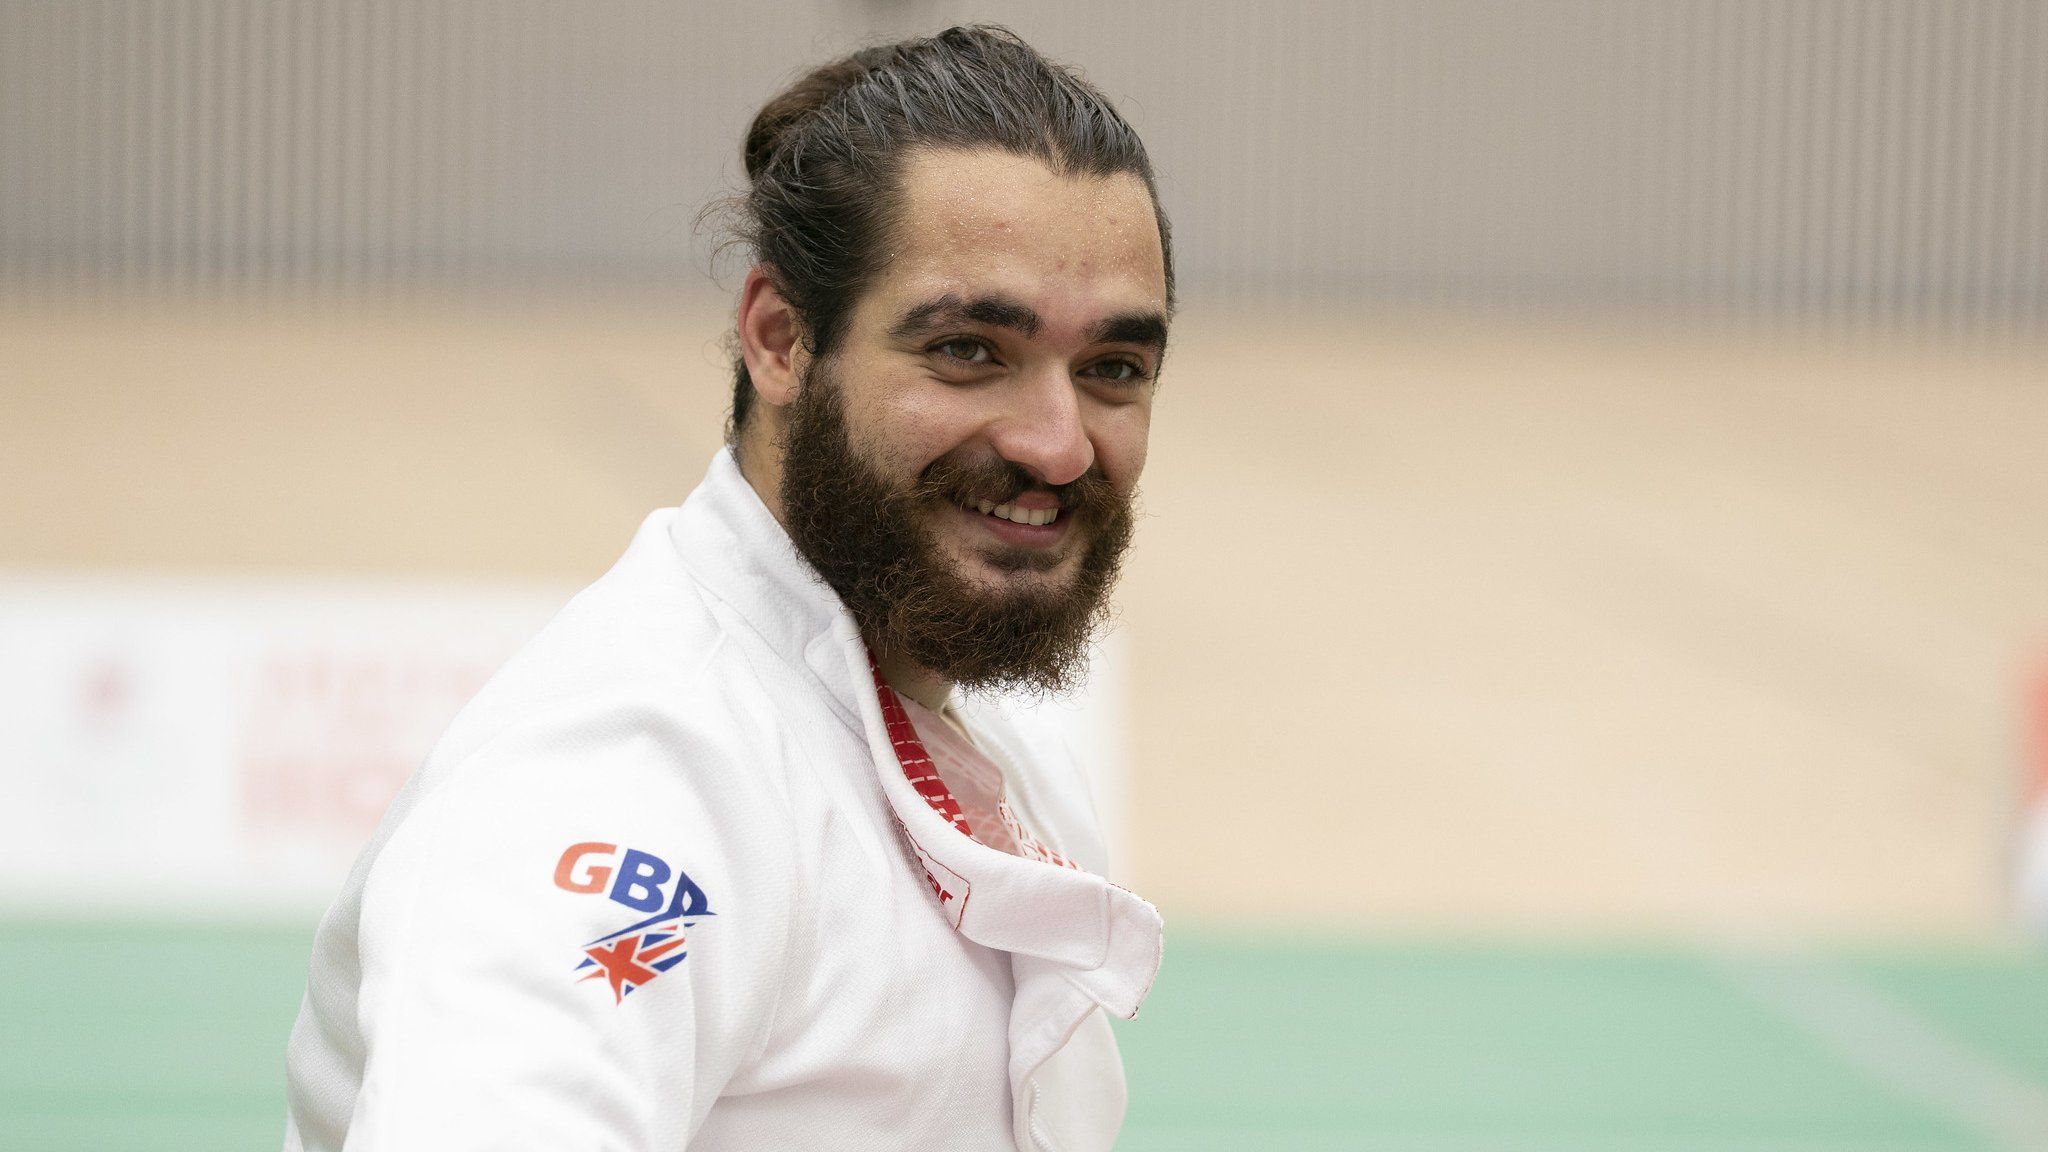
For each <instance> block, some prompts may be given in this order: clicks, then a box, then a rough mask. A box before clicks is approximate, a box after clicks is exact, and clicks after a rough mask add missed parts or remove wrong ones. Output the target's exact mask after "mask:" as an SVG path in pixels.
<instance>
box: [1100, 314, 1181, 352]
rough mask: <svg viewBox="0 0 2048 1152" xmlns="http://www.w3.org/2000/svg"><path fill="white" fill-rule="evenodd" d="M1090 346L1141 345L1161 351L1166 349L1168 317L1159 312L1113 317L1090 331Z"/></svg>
mask: <svg viewBox="0 0 2048 1152" xmlns="http://www.w3.org/2000/svg"><path fill="white" fill-rule="evenodd" d="M1088 342H1089V343H1090V344H1140V345H1143V346H1145V347H1147V348H1152V349H1155V350H1161V349H1164V348H1165V347H1166V317H1165V316H1163V315H1161V314H1159V313H1157V312H1127V313H1125V314H1123V315H1121V316H1111V317H1110V318H1108V319H1107V320H1103V321H1101V322H1099V323H1097V324H1096V325H1095V327H1093V328H1090V329H1089V330H1088Z"/></svg>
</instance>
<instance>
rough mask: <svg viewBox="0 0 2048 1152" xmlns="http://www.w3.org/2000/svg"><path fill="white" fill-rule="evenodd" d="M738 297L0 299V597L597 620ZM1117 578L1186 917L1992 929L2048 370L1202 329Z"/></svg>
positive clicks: (1617, 341) (1522, 329)
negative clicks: (376, 579)
mask: <svg viewBox="0 0 2048 1152" xmlns="http://www.w3.org/2000/svg"><path fill="white" fill-rule="evenodd" d="M721 327H722V321H721V317H720V311H719V309H718V307H717V306H716V305H715V304H713V305H708V306H707V305H701V304H699V305H691V304H665V305H655V304H649V303H645V302H641V303H622V304H614V305H607V306H604V307H601V308H600V307H598V306H595V305H591V304H583V305H578V306H572V307H562V306H540V305H524V306H506V307H502V308H497V309H483V308H480V307H469V308H449V307H426V306H412V307H406V308H398V307H381V308H340V307H336V308H328V309H319V310H313V309H302V310H298V311H276V310H255V309H249V308H218V307H216V308H200V307H197V306H183V307H177V308H172V307H166V306H123V307H114V306H107V305H101V306H94V307H86V306H52V305H35V306H31V305H28V304H21V303H15V304H11V305H5V306H0V565H6V566H11V567H26V568H32V569H73V568H89V569H95V570H101V569H107V568H115V569H124V570H125V569H144V570H173V571H178V572H194V571H196V572H214V571H221V572H233V573H238V574H245V573H249V572H276V573H303V572H319V573H340V574H389V573H405V574H427V575H434V576H454V577H475V578H486V579H496V578H506V577H514V578H532V577H540V578H546V579H560V580H566V581H581V580H586V579H589V578H591V577H594V576H595V575H596V574H597V573H598V572H600V571H601V570H602V569H603V568H604V567H605V566H606V565H607V564H609V563H610V561H611V560H612V559H613V558H614V557H615V556H616V555H617V553H618V552H619V550H620V549H621V548H622V547H623V545H624V542H625V541H626V539H627V538H628V536H629V535H630V533H631V531H632V529H633V527H634V526H635V525H636V524H637V523H638V522H639V520H640V518H641V517H642V516H643V515H644V513H645V512H646V511H647V510H649V509H651V508H653V507H656V506H659V505H663V504H672V503H674V502H676V501H677V500H678V499H680V497H681V496H682V495H683V494H684V493H685V492H687V490H688V489H689V487H690V486H691V485H692V484H693V483H694V482H695V480H696V478H697V477H698V476H699V475H700V474H701V472H702V468H703V465H704V463H705V462H706V461H707V460H708V459H709V457H710V455H711V453H712V452H713V451H715V449H716V447H717V445H718V443H719V441H720V421H721V419H722V414H723V409H724V405H725V402H726V393H727V388H728V385H727V375H726V368H725V366H724V357H723V354H722V352H721V351H720V348H719V342H718V336H719V331H720V329H721ZM1174 340H1175V345H1174V350H1173V352H1172V354H1171V357H1170V360H1169V364H1168V367H1167V372H1166V375H1165V380H1164V385H1163V388H1164V390H1163V392H1162V393H1161V395H1160V398H1159V406H1158V409H1157V413H1156V416H1155V423H1154V431H1153V452H1152V463H1151V466H1150V468H1149V470H1148V473H1147V481H1146V488H1145V506H1146V509H1147V512H1148V517H1147V519H1146V520H1145V521H1144V523H1143V526H1142V528H1141V530H1140V535H1139V540H1138V545H1137V550H1136V553H1135V556H1134V560H1133V562H1132V565H1131V568H1130V572H1129V576H1128V579H1127V581H1126V584H1125V586H1124V593H1123V596H1122V602H1123V605H1124V609H1123V615H1122V627H1123V628H1124V630H1125V632H1126V634H1127V637H1128V642H1129V652H1130V657H1129V659H1130V663H1131V671H1132V676H1131V680H1132V699H1131V703H1130V707H1131V713H1130V726H1129V740H1130V745H1131V763H1130V783H1129V791H1130V797H1129V804H1130V817H1129V825H1130V827H1129V836H1130V843H1131V850H1130V852H1129V860H1130V865H1131V869H1132V881H1133V883H1134V885H1135V886H1137V887H1138V888H1139V889H1140V890H1141V891H1144V892H1146V893H1147V894H1148V895H1152V896H1155V897H1156V898H1157V899H1158V900H1159V901H1160V902H1161V903H1162V905H1164V907H1165V908H1166V910H1167V912H1168V915H1169V917H1170V918H1175V919H1177V920H1179V921H1180V922H1184V923H1185V922H1190V921H1194V922H1210V923H1230V924H1239V925H1257V924H1262V923H1268V922H1277V923H1286V924H1292V925H1297V926H1307V927H1312V928H1321V927H1327V928H1331V929H1333V930H1337V929H1344V928H1348V927H1356V926H1361V925H1366V926H1380V927H1393V928H1404V929H1411V928H1427V929H1439V928H1440V929H1448V930H1455V931H1466V930H1472V931H1487V932H1498V931H1508V932H1532V933H1533V932H1550V931H1576V932H1592V933H1609V932H1617V933H1630V934H1632V933H1638V932H1651V933H1667V932H1677V933H1683V934H1700V933H1710V934H1711V933H1729V934H1736V935H1755V934H1777V933H1788V932H1789V933H1803V934H1814V933H1820V934H1828V935H1851V936H1853V935H1866V934H1876V935H1890V934H1896V933H1940V934H1955V933H1963V934H1976V933H1985V932H1991V931H1995V930H1996V929H1997V928H1998V926H1999V925H2000V924H2002V922H2003V920H2004V904H2005V899H2006V897H2005V891H2004V887H2005V881H2004V874H2005V873H2004V870H2005V868H2006V866H2007V863H2008V857H2009V853H2010V843H2009V840H2010V836H2011V831H2012V828H2013V825H2014V821H2015V804H2016V802H2017V795H2018V790H2019V788H2020V779H2021V773H2022V770H2023V766H2022V760H2023V757H2024V753H2023V738H2022V732H2023V727H2024V725H2025V724H2026V723H2027V717H2028V714H2029V709H2030V708H2032V707H2034V705H2033V704H2031V703H2030V702H2029V701H2030V699H2032V697H2031V696H2030V693H2036V694H2037V693H2039V692H2040V691H2042V688H2041V685H2042V678H2043V677H2044V676H2048V348H2035V349H2031V350H2014V349H2011V348H2005V349H2003V350H1997V351H1992V350H1986V349H1985V348H1983V347H1974V346H1964V345H1950V346H1946V347H1944V346H1941V345H1939V344H1928V343H1923V344H1914V343H1908V342H1899V341H1895V342H1886V341H1881V340H1875V339H1872V340H1849V339H1832V340H1821V339H1817V338H1810V339H1794V338H1767V337H1760V336H1754V335H1750V336H1731V335H1726V334H1724V335H1721V336H1709V335H1702V334H1699V333H1696V332H1695V333H1687V332H1655V331H1649V330H1646V329H1642V328H1622V327H1602V326H1599V325H1594V324H1591V323H1585V324H1555V323H1554V324H1545V325H1535V324H1523V325H1505V324H1499V323H1495V324H1482V323H1479V322H1466V323H1454V322H1450V321H1445V320H1440V319H1427V318H1419V319H1418V318H1393V317H1387V316H1381V315H1372V314H1367V313H1363V312H1360V313H1355V314H1354V313H1346V312H1342V311H1337V310H1325V311H1321V312H1285V313H1283V312H1275V313H1272V314H1268V315H1253V314H1245V313H1232V312H1227V311H1224V310H1222V309H1219V308H1215V307H1211V306H1204V305H1203V304H1201V303H1200V302H1195V303H1192V304H1190V305H1188V306H1187V307H1186V308H1185V310H1184V312H1183V314H1182V316H1181V318H1180V320H1179V322H1178V324H1177V326H1176V332H1175V337H1174Z"/></svg>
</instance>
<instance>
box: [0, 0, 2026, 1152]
mask: <svg viewBox="0 0 2048 1152" xmlns="http://www.w3.org/2000/svg"><path fill="white" fill-rule="evenodd" d="M970 19H980V20H995V21H1000V22H1003V23H1006V24H1008V25H1010V26H1011V27H1013V28H1015V29H1016V30H1017V31H1019V32H1020V33H1022V34H1023V35H1024V36H1025V37H1026V38H1027V39H1029V40H1031V41H1032V42H1033V43H1034V44H1035V45H1036V46H1038V47H1039V48H1040V49H1042V50H1044V51H1045V52H1047V53H1049V54H1051V55H1053V56H1055V57H1056V58H1058V59H1061V60H1063V61H1065V62H1068V63H1070V64H1073V65H1075V66H1077V67H1079V68H1080V69H1081V70H1083V71H1084V72H1085V74H1086V75H1087V76H1088V77H1089V78H1090V79H1091V80H1093V81H1094V82H1095V83H1096V84H1098V85H1099V86H1101V87H1102V88H1103V89H1105V90H1106V91H1107V92H1108V93H1109V94H1110V95H1111V96H1112V97H1113V98H1115V99H1116V100H1117V101H1118V102H1119V104H1120V107H1121V108H1122V109H1123V110H1124V112H1125V113H1126V115H1127V116H1128V117H1129V118H1130V119H1131V120H1132V121H1133V122H1134V123H1135V124H1136V125H1137V127H1138V128H1139V130H1140V132H1141V133H1142V134H1143V135H1144V137H1145V139H1146V140H1147V142H1148V145H1149V146H1150V148H1151V151H1152V154H1153V158H1154V162H1155V164H1156V165H1157V167H1158V169H1159V173H1160V193H1161V196H1162V198H1163V200H1164V201H1165V204H1166V207H1167V209H1168V211H1169V213H1170V214H1171V216H1172V219H1173V223H1174V240H1175V247H1176V250H1177V254H1178V257H1179V262H1180V269H1179V270H1180V275H1181V282H1182V285H1183V293H1184V297H1185V299H1184V304H1183V308H1182V311H1181V314H1180V316H1179V318H1178V320H1177V322H1176V324H1175V330H1174V338H1173V339H1174V347H1173V352H1172V354H1171V357H1170V359H1169V362H1168V366H1167V370H1166V373H1165V376H1164V380H1163V391H1162V392H1161V394H1160V399H1159V405H1158V409H1157V414H1156V417H1155V425H1154V434H1153V452H1152V464H1151V467H1150V469H1149V471H1148V472H1147V476H1146V487H1145V494H1144V502H1145V507H1146V511H1147V513H1148V515H1147V518H1146V519H1145V520H1144V522H1143V524H1142V526H1141V529H1140V534H1139V539H1138V544H1137V548H1136V551H1135V553H1134V559H1133V562H1132V564H1131V567H1130V571H1129V575H1128V577H1127V579H1126V581H1125V584H1124V585H1123V591H1122V594H1121V598H1120V600H1121V605H1122V612H1121V619H1120V623H1119V627H1118V630H1117V631H1116V633H1115V634H1114V636H1113V638H1112V640H1111V642H1110V644H1109V645H1108V647H1107V648H1106V650H1105V659H1104V666H1103V667H1102V668H1101V669H1099V671H1098V675H1097V676H1096V678H1095V681H1094V683H1093V685H1092V686H1091V689H1090V691H1089V693H1088V694H1087V696H1086V697H1085V698H1084V699H1082V700H1080V701H1077V702H1072V703H1068V704H1064V705H1057V706H1055V707H1056V708H1057V709H1058V710H1059V713H1060V715H1059V716H1058V717H1057V718H1058V719H1059V720H1060V721H1061V722H1063V723H1068V724H1070V725H1072V726H1073V727H1074V730H1075V731H1076V733H1077V734H1078V735H1079V736H1080V738H1081V740H1082V743H1083V744H1084V745H1085V746H1086V747H1088V748H1089V749H1090V750H1091V756H1092V757H1093V759H1094V761H1095V769H1096V771H1097V774H1098V777H1097V783H1098V786H1099V789H1100V791H1101V793H1102V797H1103V800H1104V804H1105V807H1106V808H1107V810H1108V812H1109V814H1110V819H1111V822H1112V824H1113V825H1114V826H1115V830H1116V835H1117V845H1116V853H1117V855H1116V868H1115V870H1116V871H1117V872H1118V873H1119V879H1121V880H1123V881H1124V882H1126V883H1128V884H1129V885H1131V886H1132V887H1134V888H1136V889H1137V890H1138V891H1140V892H1142V893H1144V894H1146V895H1147V896H1148V897H1150V898H1152V899H1154V900H1155V901H1156V902H1158V903H1159V904H1160V906H1161V908H1162V910H1163V911H1164V912H1165V914H1166V916H1167V920H1168V924H1169V949H1168V960H1167V963H1166V967H1165V969H1164V971H1163V973H1162V975H1161V977H1160V981H1159V984H1158V986H1157V989H1156V990H1155V993H1154V995H1153V998H1152V999H1151V1000H1150V1001H1149V1002H1148V1003H1147V1006H1146V1009H1145V1012H1144V1015H1143V1016H1142V1017H1141V1019H1140V1020H1139V1021H1137V1022H1135V1023H1134V1024H1131V1025H1128V1026H1124V1027H1122V1028H1121V1030H1120V1038H1121V1040H1122V1043H1123V1044H1124V1046H1125V1049H1126V1055H1127V1060H1128V1062H1129V1065H1130V1076H1131V1081H1132V1089H1133V1102H1132V1111H1131V1118H1130V1123H1129V1126H1128V1128H1127V1132H1126V1139H1125V1141H1124V1143H1123V1145H1122V1146H1123V1147H1126V1148H1132V1149H1140V1150H1144V1149H1208V1148H1216V1149H1222V1148H1246V1147H1257V1148H1290V1149H1294V1148H1299V1149H1337V1148H1346V1149H1349V1148H1375V1149H1402V1150H1407V1149H1414V1150H1425V1149H1426V1150H1431V1152H1438V1150H1453V1149H1475V1150H1476V1149H1502V1150H1517V1152H1522V1150H1538V1149H1542V1150H1550V1149H1615V1150H1620V1149H1631V1150H1635V1149H1652V1150H1676V1149H1687V1150H1707V1149H1779V1150H1792V1152H1818V1150H1822V1149H1829V1150H1843V1152H1847V1150H1851V1149H1855V1150H1862V1149H1882V1150H1922V1149H1926V1150H1933V1149H1943V1150H1947V1149H2038V1148H2048V961H2044V959H2043V958H2042V956H2041V954H2040V953H2039V952H2038V951H2037V950H2035V947H2034V945H2032V944H2031V943H2029V941H2030V940H2038V939H2040V938H2041V937H2042V934H2043V933H2044V931H2048V7H2044V6H2042V5H2040V4H2038V3H2034V2H2032V0H1948V2H1942V0H1673V2H1663V3H1652V2H1622V0H1523V2H1516V3H1507V2H1492V3H1482V2H1476V0H1360V2H1355V3H1340V2H1335V0H1327V2H1313V0H1294V2H1279V0H1276V2H1275V3H1270V4H1265V5H1246V4H1226V3H1218V2H1214V0H1183V2H1180V3H1169V2H1166V0H1144V2H1137V3H1127V4H1095V3H1079V2H1051V0H1048V2H1046V3H1036V4H1023V3H1019V4H999V3H988V4H966V3H951V2H941V0H897V2H891V0H758V2H756V3H752V4H747V5H740V6H732V5H697V4H676V3H654V2H651V0H637V2H636V0H605V2H602V3H590V4H574V5H570V4H548V3H538V2H534V0H509V2H496V3H481V2H455V0H405V2H400V0H361V2H343V0H309V2H304V3H290V4H271V3H259V2H256V0H190V2H160V3H143V2H139V0H134V2H131V0H78V2H73V3H57V2H48V3H39V2H32V0H0V1021H4V1026H0V1147H5V1148H9V1149H16V1148H18V1149H25V1150H26V1149H46V1148H47V1149H55V1148H75V1149H113V1148H144V1147H148V1148H187V1147H190V1148H210V1149H229V1148H252V1149H254V1148H267V1147H275V1146H276V1145H277V1143H278V1140H279V1138H280V1133H281V1131H282V1109H283V1073H282V1058H283V1046H284V1041H285V1036H286V1032H287V1031H288V1029H289V1026H290V1022H291V1019H292V1016H293V1013H294V1011H295V1009H296V1006H297V999H298V995H299V992H300V990H301V988H302V987H303V982H304V974H305V963H306V957H307V948H308V946H309V943H310V940H311V934H312V930H313V926H314V924H315V923H316V922H317V919H318V916H319V914H320V911H321V909H322V908H323V907H324V906H325V903H326V901H327V900H328V899H329V898H331V896H332V895H333V894H334V892H335V891H336V890H337V889H338V887H339V884H340V881H341V877H342V875H343V874H344V873H345V871H346V869H347V866H348V863H349V861H350V860H351V858H352V857H353V854H354V852H355V851H356V849H357V848H358V847H359V846H360V845H361V843H362V842H363V840H364V839H365V838H366V837H367V835H368V831H369V829H370V828H371V826H372V825H373V824H374V822H375V820H376V818H377V815H378V814H379V813H380V812H381V810H382V808H383V805H384V804H385V803H386V801H387V800H388V798H389V796H390V795H391V793H392V792H393V790H395V788H396V787H397V785H398V784H399V783H400V782H401V781H402V780H403V779H404V778H405V776H406V775H407V774H408V773H409V772H410V771H411V770H412V768H413V766H414V765H415V764H416V763H417V762H418V760H419V758H420V757H421V756H422V755H424V753H425V751H426V749H427V748H428V747H429V746H430V745H431V743H432V741H433V739H434V738H435V736H436V735H437V733H438V732H439V730H440V728H441V727H442V726H443V725H445V723H446V722H447V720H448V719H449V717H450V716H452V714H453V713H454V711H455V710H456V709H457V708H459V707H460V706H461V704H462V702H463V701H464V700H465V699H467V697H468V695H469V694H470V693H471V692H472V691H473V690H474V689H475V688H476V686H477V685H478V684H479V683H481V681H482V679H483V678H485V677H487V676H488V675H489V674H490V672H491V670H492V669H493V668H494V667H495V666H496V665H497V664H498V663H499V662H500V661H502V660H503V659H504V658H505V656H506V655H507V654H508V653H509V652H511V651H512V650H513V649H514V648H516V647H517V645H518V644H519V643H520V642H521V641H522V640H523V639H524V638H525V637H526V636H528V635H530V634H531V633H532V632H533V631H534V630H536V629H538V628H539V627H540V626H541V624H543V623H544V622H545V621H546V620H547V619H548V617H549V615H550V614H551V613H552V612H553V611H554V610H555V609H556V608H557V607H559V605H560V604H561V603H562V602H563V601H564V600H565V599H566V598H567V597H568V596H569V595H570V594H572V593H573V592H574V591H575V590H576V589H577V588H579V587H580V586H582V585H583V584H585V583H587V582H589V581H590V580H592V579H594V578H595V577H596V576H597V575H598V574H600V573H601V572H602V571H603V570H604V569H605V568H606V567H607V566H608V565H609V564H610V563H611V561H612V560H613V559H614V558H615V557H616V556H617V555H618V554H619V552H620V551H621V550H622V549H623V548H624V545H625V543H626V541H627V540H628V538H629V537H630V535H631V533H632V531H633V529H634V528H635V527H636V525H637V524H638V523H639V521H640V520H641V518H642V517H644V516H645V515H646V514H647V513H648V512H649V511H651V510H653V509H655V508H659V507H662V506H666V505H673V504H675V503H677V502H679V501H680V500H681V498H682V497H683V496H684V495H685V494H687V492H688V491H689V490H690V488H691V487H692V486H693V485H694V484H695V483H696V481H697V479H698V478H699V477H700V476H701V475H702V471H703V468H704V466H705V465H706V463H707V462H708V461H709V459H710V457H711V455H712V453H713V452H714V451H715V450H716V449H717V448H718V446H719V444H720V443H721V435H722V422H723V417H724V411H725V407H726V404H727V402H728V399H729V394H730V376H729V369H728V367H727V359H726V353H725V352H724V350H723V345H722V339H723V336H724V333H725V331H726V329H727V327H728V326H729V322H730V308H731V293H732V292H733V291H734V289H736V287H737V285H738V283H739V279H740V276H741V274H742V272H743V271H744V268H743V264H742V263H741V260H740V258H739V257H736V256H735V255H733V254H732V253H730V252H726V253H724V254H723V255H722V256H721V254H720V251H719V241H720V239H721V236H720V233H719V232H718V230H717V227H716V221H715V219H714V220H704V219H700V212H701V211H702V210H703V209H704V208H705V207H706V206H707V205H709V204H713V203H714V202H716V201H717V200H718V198H720V197H722V196H725V195H729V194H731V193H732V192H734V191H736V190H738V188H739V185H740V179H741V168H740V164H739V140H740V137H741V135H742V133H743V132H744V130H745V127H746V124H747V122H748V119H749V118H750V117H751V115H752V113H753V112H754V110H756V109H757V108H758V107H759V106H760V104H761V103H762V102H763V101H764V100H765V99H767V97H769V96H770V95H771V94H773V93H774V92H775V91H777V90H778V89H779V88H780V87H781V86H782V85H783V84H785V83H787V82H788V81H789V80H790V79H792V78H793V77H794V76H795V75H796V74H797V73H798V72H799V70H801V69H803V68H805V67H807V66H809V65H811V64H814V63H817V62H820V61H822V60H824V59H826V58H828V57H830V56H833V55H837V54H839V53H842V52H845V51H847V50H850V49H852V48H854V47H858V46H860V45H863V44H866V43H871V42H875V41H879V40H884V39H893V38H897V37H899V36H903V35H910V34H918V33H928V32H931V31H936V30H937V29H939V28H942V27H945V26H946V25H948V24H951V23H956V22H961V21H965V20H970Z"/></svg>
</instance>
